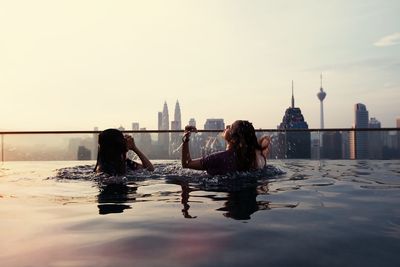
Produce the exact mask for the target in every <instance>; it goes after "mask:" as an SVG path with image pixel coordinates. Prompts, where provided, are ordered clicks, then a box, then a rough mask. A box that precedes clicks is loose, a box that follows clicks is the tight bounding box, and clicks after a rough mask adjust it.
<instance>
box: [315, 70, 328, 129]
mask: <svg viewBox="0 0 400 267" xmlns="http://www.w3.org/2000/svg"><path fill="white" fill-rule="evenodd" d="M317 97H318V99H319V101H320V103H321V104H320V119H321V126H320V127H321V129H324V99H325V97H326V93H325V92H324V89H323V88H322V74H321V87H320V88H319V93H318V94H317Z"/></svg>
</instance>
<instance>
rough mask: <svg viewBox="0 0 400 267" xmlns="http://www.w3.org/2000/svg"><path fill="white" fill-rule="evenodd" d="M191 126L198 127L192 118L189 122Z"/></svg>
mask: <svg viewBox="0 0 400 267" xmlns="http://www.w3.org/2000/svg"><path fill="white" fill-rule="evenodd" d="M189 125H190V126H193V127H196V120H195V119H194V118H191V119H190V120H189Z"/></svg>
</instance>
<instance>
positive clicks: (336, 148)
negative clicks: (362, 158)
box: [321, 132, 343, 159]
mask: <svg viewBox="0 0 400 267" xmlns="http://www.w3.org/2000/svg"><path fill="white" fill-rule="evenodd" d="M322 144H323V146H322V157H321V158H324V159H341V158H342V157H343V156H342V155H343V151H342V146H341V144H342V134H341V133H340V132H326V133H324V134H323V135H322Z"/></svg>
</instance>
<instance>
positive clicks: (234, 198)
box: [217, 185, 270, 220]
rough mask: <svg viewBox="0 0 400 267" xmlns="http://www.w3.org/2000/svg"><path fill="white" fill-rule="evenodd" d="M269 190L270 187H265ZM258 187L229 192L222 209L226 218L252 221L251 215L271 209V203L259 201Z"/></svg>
mask: <svg viewBox="0 0 400 267" xmlns="http://www.w3.org/2000/svg"><path fill="white" fill-rule="evenodd" d="M263 188H264V189H263V190H265V188H267V189H268V186H263ZM258 194H259V191H258V188H257V186H255V185H254V186H250V187H246V188H243V189H242V190H239V191H234V192H229V193H228V195H227V198H226V202H225V203H224V206H223V207H222V208H219V209H217V210H219V211H224V216H225V217H228V218H232V219H235V220H250V218H251V217H250V215H252V214H253V213H255V212H256V211H259V210H266V209H270V207H269V204H270V202H269V201H257V196H258Z"/></svg>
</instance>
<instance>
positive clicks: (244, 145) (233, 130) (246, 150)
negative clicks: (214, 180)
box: [182, 120, 269, 175]
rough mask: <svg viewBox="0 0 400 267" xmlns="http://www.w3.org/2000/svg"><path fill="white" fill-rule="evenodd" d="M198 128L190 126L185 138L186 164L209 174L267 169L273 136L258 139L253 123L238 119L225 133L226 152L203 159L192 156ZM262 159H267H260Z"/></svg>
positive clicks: (184, 161)
mask: <svg viewBox="0 0 400 267" xmlns="http://www.w3.org/2000/svg"><path fill="white" fill-rule="evenodd" d="M195 131H196V128H195V127H192V126H186V128H185V133H184V135H183V138H182V141H183V146H182V167H183V168H190V169H195V170H206V171H207V173H209V174H211V175H214V174H226V173H230V172H236V171H240V172H241V171H251V170H256V169H260V168H263V167H264V166H265V165H266V157H267V154H268V148H269V138H268V137H263V138H262V139H260V141H261V142H259V141H258V140H257V136H256V133H255V130H254V127H253V125H252V124H251V123H250V122H248V121H244V120H237V121H235V122H234V123H233V124H232V125H230V126H227V127H226V129H225V131H224V133H223V136H224V139H225V141H226V142H227V148H226V150H225V151H221V152H216V153H213V154H211V155H209V156H205V157H203V158H198V159H193V160H192V159H191V157H190V151H189V139H190V134H191V132H195ZM260 158H262V159H264V160H260Z"/></svg>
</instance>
